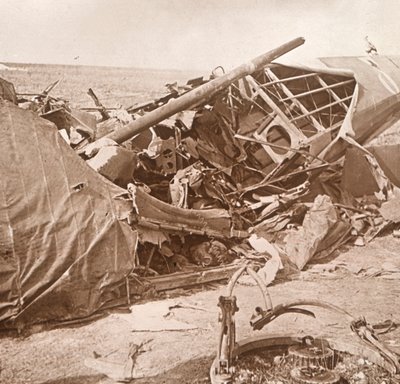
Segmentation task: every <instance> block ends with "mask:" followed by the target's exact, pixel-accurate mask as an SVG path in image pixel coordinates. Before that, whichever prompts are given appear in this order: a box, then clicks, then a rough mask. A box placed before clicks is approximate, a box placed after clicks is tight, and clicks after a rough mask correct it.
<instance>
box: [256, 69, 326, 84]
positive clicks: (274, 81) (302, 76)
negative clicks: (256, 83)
mask: <svg viewBox="0 0 400 384" xmlns="http://www.w3.org/2000/svg"><path fill="white" fill-rule="evenodd" d="M317 75H318V73H314V72H313V73H306V74H305V75H299V76H293V77H287V78H286V79H278V80H273V81H269V82H268V83H264V84H260V85H261V86H262V87H268V86H269V85H274V84H280V83H288V82H289V81H293V80H299V79H306V78H307V77H313V76H317Z"/></svg>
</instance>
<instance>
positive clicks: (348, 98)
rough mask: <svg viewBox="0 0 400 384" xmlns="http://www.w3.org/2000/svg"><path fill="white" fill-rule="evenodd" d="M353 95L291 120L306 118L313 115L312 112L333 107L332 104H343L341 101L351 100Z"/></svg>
mask: <svg viewBox="0 0 400 384" xmlns="http://www.w3.org/2000/svg"><path fill="white" fill-rule="evenodd" d="M352 97H353V95H351V96H348V97H345V98H344V99H340V100H338V101H335V102H333V103H330V104H326V105H324V106H323V107H321V108H317V109H314V110H312V111H310V112H308V113H306V114H304V115H301V116H297V117H295V118H294V119H292V120H290V121H292V122H293V121H296V120H300V119H302V118H304V117H307V116H309V115H312V114H314V113H317V112H320V111H323V110H324V109H326V108H329V107H332V106H334V105H337V104H341V103H343V102H344V101H346V100H350V99H351V98H352Z"/></svg>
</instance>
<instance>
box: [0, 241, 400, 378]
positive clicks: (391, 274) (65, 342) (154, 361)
mask: <svg viewBox="0 0 400 384" xmlns="http://www.w3.org/2000/svg"><path fill="white" fill-rule="evenodd" d="M399 249H400V239H397V238H394V237H393V236H392V235H387V236H385V237H381V238H378V239H375V240H374V241H373V242H371V243H370V244H368V245H367V246H365V247H362V248H356V247H347V248H346V249H343V250H342V252H340V253H338V255H337V257H336V259H334V260H331V261H330V262H329V263H326V262H325V263H321V264H314V265H311V266H310V267H309V268H308V269H307V270H306V271H303V272H301V273H300V274H299V275H298V276H296V278H294V279H293V278H292V279H291V280H290V281H287V279H286V281H282V282H276V283H275V284H273V285H272V286H271V287H270V288H269V292H270V294H271V297H272V301H273V303H274V304H279V303H280V302H283V301H288V300H293V299H298V298H308V299H311V298H315V299H321V300H325V301H329V302H331V303H333V304H336V305H338V306H340V307H342V308H344V309H345V310H347V311H348V312H350V313H351V314H353V315H354V316H359V315H364V316H365V317H366V318H367V320H368V321H369V322H371V323H377V322H380V321H383V320H386V319H391V320H393V321H394V322H395V323H399V322H400V307H399V299H398V298H399V296H400V285H399V284H398V278H399V271H400V251H399ZM224 287H225V285H224V284H220V285H218V287H216V288H214V289H208V290H203V291H198V292H196V293H191V294H189V293H186V294H184V295H182V296H175V295H174V296H173V297H171V298H168V297H166V298H165V299H163V300H158V301H152V302H149V303H145V304H140V305H134V306H133V307H132V313H113V314H110V315H108V316H107V317H105V318H103V319H101V320H98V321H95V322H92V323H90V324H87V325H84V326H80V327H75V328H60V329H54V330H50V331H44V332H38V333H35V334H31V335H30V336H27V337H23V338H13V337H9V336H7V337H3V338H1V339H0V368H1V371H0V382H1V383H7V384H8V383H9V384H14V383H15V384H17V383H18V384H26V383H35V384H61V383H63V384H112V383H115V382H116V381H115V380H113V379H111V378H109V377H107V376H106V375H104V374H102V373H100V372H99V371H98V370H96V369H93V368H89V367H88V366H87V365H88V364H89V366H92V365H90V361H92V362H93V361H94V362H95V363H96V361H99V359H94V357H100V360H101V359H103V360H106V361H109V362H114V363H116V365H115V367H118V369H119V365H118V364H120V365H121V366H123V364H124V363H126V362H127V360H128V355H129V350H130V345H131V344H132V343H135V344H140V343H142V342H147V344H146V345H145V346H144V347H143V348H144V350H145V352H143V353H142V354H141V355H139V357H138V359H137V363H136V371H135V374H136V375H138V376H140V375H143V376H145V377H144V378H142V379H137V380H135V381H134V382H135V383H140V384H144V383H150V384H151V383H165V384H172V383H180V384H183V383H209V378H208V371H209V367H210V365H211V362H212V360H213V358H214V356H215V352H216V348H217V342H216V340H217V335H218V330H219V326H218V322H217V318H218V308H217V302H218V297H219V296H220V295H221V294H224ZM235 293H236V296H237V297H238V306H239V308H240V310H239V312H238V313H237V314H236V327H237V339H238V340H240V339H242V338H244V337H247V336H251V335H254V334H257V332H263V333H267V334H274V333H280V334H282V333H290V334H297V335H307V334H311V335H313V336H320V335H328V336H329V337H335V338H339V339H345V340H346V341H349V340H351V338H354V339H355V336H354V335H352V332H351V330H350V329H349V324H348V323H347V322H346V320H345V319H344V318H343V317H340V316H338V315H336V314H332V313H331V312H327V311H324V310H317V311H315V313H316V315H317V318H316V319H312V318H310V317H305V316H301V315H284V316H282V317H280V318H278V319H277V320H276V321H274V322H272V323H271V324H269V325H268V326H267V327H266V328H264V329H263V330H262V331H252V330H251V328H250V326H249V320H250V316H251V314H252V312H253V310H254V308H255V307H256V306H258V305H262V302H261V295H260V293H259V292H258V288H257V287H255V286H248V285H239V286H238V287H237V289H236V291H235ZM172 306H178V307H177V308H170V307H172ZM162 329H169V330H162ZM384 336H385V337H384V340H385V341H387V342H388V343H389V344H390V345H391V346H392V347H393V348H394V349H397V350H398V351H400V337H399V336H400V330H399V329H396V330H395V331H393V332H391V333H388V334H386V335H384ZM88 362H89V363H88ZM103 369H104V368H103ZM118 369H117V368H113V370H112V371H110V372H111V375H112V374H114V377H115V372H116V371H118Z"/></svg>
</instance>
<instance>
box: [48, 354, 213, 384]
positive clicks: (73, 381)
mask: <svg viewBox="0 0 400 384" xmlns="http://www.w3.org/2000/svg"><path fill="white" fill-rule="evenodd" d="M213 359H214V356H207V357H200V358H198V359H193V360H190V361H187V362H185V363H182V364H179V365H178V366H176V367H175V368H173V369H171V370H169V371H167V372H164V373H162V374H160V375H157V376H153V377H144V378H142V379H135V380H132V381H131V383H132V384H176V383H179V384H189V383H190V384H209V383H211V382H210V378H209V370H210V366H211V363H212V361H213ZM113 383H117V382H116V381H114V380H111V379H107V377H106V376H104V375H93V376H76V377H65V378H59V379H56V380H49V381H45V382H43V383H41V384H113Z"/></svg>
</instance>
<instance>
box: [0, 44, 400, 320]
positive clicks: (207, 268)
mask: <svg viewBox="0 0 400 384" xmlns="http://www.w3.org/2000/svg"><path fill="white" fill-rule="evenodd" d="M303 43H304V39H302V38H297V39H295V40H293V41H291V42H289V43H287V44H284V45H282V46H280V47H278V48H276V49H274V50H272V51H270V52H268V53H266V54H264V55H261V56H259V57H257V58H256V59H254V60H252V61H250V62H249V63H247V64H244V65H242V66H240V67H238V68H236V69H234V70H232V71H231V72H228V73H224V70H223V69H222V68H216V69H215V70H214V71H213V73H212V75H211V76H210V78H209V79H208V80H205V79H203V78H196V79H192V80H190V81H188V83H187V84H186V85H184V86H180V85H177V84H168V85H167V87H168V90H169V93H168V94H166V95H165V96H163V97H161V98H158V99H156V100H152V101H150V102H147V103H143V104H140V105H136V106H133V107H130V108H127V109H125V110H117V111H115V110H111V109H108V108H106V107H105V106H104V105H103V104H102V103H101V101H100V100H99V99H98V98H97V97H96V95H95V93H94V92H93V90H91V89H90V90H89V92H88V94H89V95H90V97H92V99H93V101H94V102H95V105H96V106H95V107H94V108H91V110H90V111H88V110H83V109H77V108H73V107H71V105H70V103H69V102H68V101H65V100H62V99H60V98H57V97H53V96H51V95H50V93H51V92H52V90H53V88H54V87H55V86H56V85H57V82H56V83H54V84H52V85H51V86H49V87H48V88H47V89H46V90H45V91H43V92H42V93H40V94H37V95H36V96H35V97H33V99H27V98H23V97H21V95H18V94H16V92H15V90H14V87H13V85H12V84H10V83H8V82H7V81H5V80H1V83H0V84H1V88H0V96H2V99H3V100H1V101H0V119H1V124H0V126H1V130H2V134H1V144H2V151H1V154H2V155H1V156H2V173H3V183H2V189H1V192H2V194H1V199H2V200H1V225H2V231H1V244H2V247H1V253H0V255H1V257H0V263H1V275H0V276H1V277H0V279H1V280H0V297H1V305H0V322H1V323H2V325H3V326H6V327H23V326H25V325H27V324H31V323H38V322H44V321H47V322H48V321H72V320H74V319H82V318H86V317H88V316H91V315H93V314H95V313H97V312H98V311H101V310H104V309H107V308H109V307H110V306H113V305H115V304H116V303H117V304H118V303H119V304H121V303H122V302H126V301H127V300H128V302H129V300H130V297H131V296H133V295H141V294H144V293H145V292H147V291H149V290H151V289H153V290H154V289H155V290H156V291H163V290H167V289H173V288H178V287H185V286H193V285H196V284H204V283H208V282H211V281H216V280H223V279H227V278H229V277H230V276H231V275H232V274H233V273H234V272H235V271H236V270H238V268H240V266H241V263H242V262H243V261H246V260H248V259H252V260H254V261H256V262H257V263H258V264H259V265H260V266H262V265H263V264H264V263H265V261H266V260H269V261H271V260H272V261H273V260H275V261H276V260H277V259H279V260H278V264H279V262H280V261H281V259H282V260H283V261H284V263H289V264H291V265H295V266H296V267H297V268H298V269H302V268H304V266H305V265H306V264H307V263H308V262H309V260H310V259H311V258H317V257H324V256H328V255H329V254H331V253H332V252H333V251H334V250H335V249H337V248H338V247H339V246H340V245H341V244H343V243H345V242H348V241H350V240H353V241H354V240H355V241H356V242H358V243H359V244H360V243H361V244H362V243H365V242H368V241H370V240H371V239H372V238H374V237H375V236H376V235H378V234H379V233H380V232H381V231H382V230H384V229H385V228H387V227H388V226H389V225H393V224H395V223H397V222H399V221H400V216H399V215H398V213H397V214H396V212H395V210H394V209H393V207H396V206H397V207H398V204H399V193H398V190H397V187H398V186H399V185H400V173H399V168H398V167H397V168H396V167H393V161H395V159H398V156H399V155H398V153H399V151H398V146H397V145H391V146H384V147H380V146H375V147H365V145H366V144H367V143H368V142H369V141H370V140H371V139H373V138H374V137H376V136H378V135H379V134H380V133H381V132H383V131H384V130H386V129H388V128H389V127H391V126H393V124H394V123H395V122H396V121H398V119H399V111H400V108H399V106H400V93H399V86H400V71H399V69H398V68H399V67H398V66H399V65H400V59H399V58H396V57H383V56H376V55H375V56H370V57H365V58H356V57H344V58H343V57H342V58H323V59H321V67H320V68H307V67H302V66H288V65H282V64H278V63H274V62H273V60H275V59H277V58H278V57H280V56H281V55H283V54H284V53H286V52H288V51H291V50H293V49H294V48H296V47H298V46H299V45H301V44H303ZM28 137H29V139H27V138H28ZM250 235H252V236H256V237H260V238H263V239H266V240H267V241H268V244H269V247H268V249H257V247H256V248H252V247H251V246H250V244H249V242H248V238H249V236H250ZM271 256H272V259H271ZM270 259H271V260H270ZM261 269H262V268H261Z"/></svg>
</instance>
